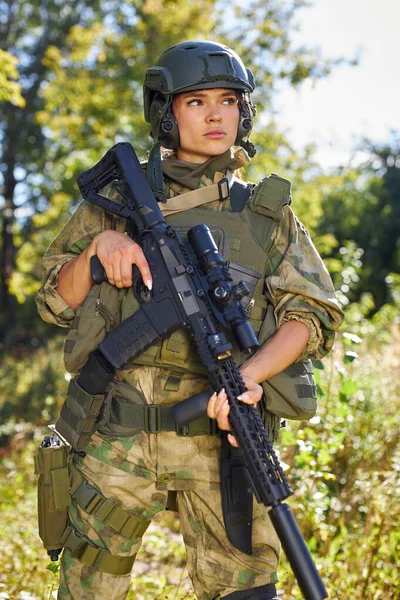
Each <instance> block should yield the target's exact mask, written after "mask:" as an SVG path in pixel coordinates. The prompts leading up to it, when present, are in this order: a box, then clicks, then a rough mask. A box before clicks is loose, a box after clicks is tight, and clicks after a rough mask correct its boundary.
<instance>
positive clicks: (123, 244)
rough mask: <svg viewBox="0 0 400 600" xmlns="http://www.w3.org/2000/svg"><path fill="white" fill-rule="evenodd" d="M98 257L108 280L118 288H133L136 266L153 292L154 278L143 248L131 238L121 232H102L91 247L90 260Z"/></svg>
mask: <svg viewBox="0 0 400 600" xmlns="http://www.w3.org/2000/svg"><path fill="white" fill-rule="evenodd" d="M95 254H96V255H97V257H98V259H99V261H100V262H101V264H102V265H103V267H104V269H105V272H106V275H107V279H108V281H109V283H111V285H115V286H116V287H118V288H124V287H131V286H132V265H136V266H137V268H138V269H139V271H140V274H141V276H142V279H143V281H144V283H145V285H147V287H148V288H149V289H150V290H151V288H152V277H151V272H150V267H149V263H148V262H147V260H146V257H145V255H144V253H143V250H142V248H141V247H140V246H139V244H137V243H136V242H134V241H133V240H131V238H130V237H128V236H127V235H124V234H123V233H120V232H119V231H113V230H106V231H102V232H101V233H99V234H98V235H96V237H95V238H94V239H93V241H92V243H91V244H90V247H89V258H90V257H91V256H93V255H95Z"/></svg>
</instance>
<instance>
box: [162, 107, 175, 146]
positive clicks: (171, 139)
mask: <svg viewBox="0 0 400 600" xmlns="http://www.w3.org/2000/svg"><path fill="white" fill-rule="evenodd" d="M160 130H161V131H160V139H159V141H160V144H161V146H163V147H164V148H169V149H171V150H175V149H176V148H177V147H178V146H179V128H178V123H177V121H176V119H175V117H174V114H173V112H172V110H171V108H170V107H168V109H167V111H166V113H165V115H164V116H163V118H162V120H161V123H160Z"/></svg>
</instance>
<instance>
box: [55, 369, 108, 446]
mask: <svg viewBox="0 0 400 600" xmlns="http://www.w3.org/2000/svg"><path fill="white" fill-rule="evenodd" d="M103 403H104V394H94V395H91V394H89V393H88V392H86V391H85V390H84V389H83V388H82V387H81V386H80V385H79V384H78V382H77V380H76V379H71V381H70V384H69V386H68V395H67V399H66V401H65V402H64V404H63V407H62V409H61V413H60V417H59V419H58V421H57V423H56V430H57V431H58V432H59V433H60V434H61V435H62V436H63V437H64V438H65V439H66V440H68V442H69V443H70V444H71V446H72V447H73V448H74V450H78V451H79V450H83V449H84V448H86V446H87V444H88V443H89V440H90V438H91V436H92V434H93V433H94V431H96V429H97V426H98V425H97V424H98V421H99V418H100V411H101V410H102V407H103Z"/></svg>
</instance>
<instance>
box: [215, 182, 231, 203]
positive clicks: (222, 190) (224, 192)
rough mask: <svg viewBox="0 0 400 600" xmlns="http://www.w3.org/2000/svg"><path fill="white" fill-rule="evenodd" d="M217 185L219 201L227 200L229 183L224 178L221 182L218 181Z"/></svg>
mask: <svg viewBox="0 0 400 600" xmlns="http://www.w3.org/2000/svg"><path fill="white" fill-rule="evenodd" d="M217 185H218V194H219V199H220V200H221V201H222V200H227V199H228V198H229V183H228V180H227V178H226V177H224V178H223V179H221V181H218V183H217Z"/></svg>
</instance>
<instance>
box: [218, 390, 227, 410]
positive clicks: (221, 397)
mask: <svg viewBox="0 0 400 600" xmlns="http://www.w3.org/2000/svg"><path fill="white" fill-rule="evenodd" d="M227 400H228V396H227V395H226V392H225V388H222V389H221V391H220V392H219V394H218V395H217V399H216V402H215V414H216V415H217V414H218V412H219V411H220V409H221V407H222V405H223V404H224V403H225V402H226V401H227Z"/></svg>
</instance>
